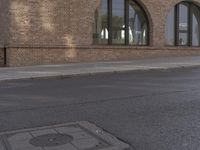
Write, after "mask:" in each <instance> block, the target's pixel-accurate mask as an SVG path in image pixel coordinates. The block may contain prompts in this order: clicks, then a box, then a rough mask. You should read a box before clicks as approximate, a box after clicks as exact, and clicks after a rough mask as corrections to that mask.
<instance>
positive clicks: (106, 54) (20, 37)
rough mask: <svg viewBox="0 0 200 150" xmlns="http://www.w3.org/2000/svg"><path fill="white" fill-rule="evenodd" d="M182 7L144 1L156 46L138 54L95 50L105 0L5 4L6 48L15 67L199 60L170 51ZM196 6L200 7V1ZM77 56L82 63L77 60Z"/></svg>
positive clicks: (172, 1) (1, 8) (5, 0)
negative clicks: (168, 29)
mask: <svg viewBox="0 0 200 150" xmlns="http://www.w3.org/2000/svg"><path fill="white" fill-rule="evenodd" d="M180 1H181V0H138V2H139V3H140V4H141V5H142V6H143V8H144V9H145V11H146V13H147V15H148V18H149V22H150V46H151V47H146V48H139V49H138V48H137V47H114V48H109V46H103V47H102V48H100V47H99V48H94V46H92V43H93V39H92V38H93V24H94V12H95V9H96V8H97V7H98V5H99V2H100V0H1V1H0V20H1V21H0V47H4V46H6V47H8V48H9V51H10V52H9V53H8V57H9V63H10V65H14V64H15V63H16V65H20V64H21V65H32V64H48V63H65V62H70V61H75V62H79V61H85V60H87V61H90V60H91V61H95V60H96V61H98V60H116V59H118V60H122V59H123V60H124V59H135V58H142V57H152V56H153V57H155V56H156V57H158V56H169V55H172V56H173V55H176V56H181V55H194V54H195V55H199V49H195V50H194V49H190V48H188V49H182V48H175V47H174V48H172V49H173V50H171V49H170V50H168V48H166V47H165V43H164V35H165V33H164V32H165V21H166V17H167V15H168V13H169V11H170V9H172V8H173V7H174V6H175V5H176V4H177V3H178V2H180ZM188 1H191V0H188ZM192 1H193V2H195V3H197V4H200V0H192ZM14 47H19V48H14ZM20 47H21V48H20ZM23 47H26V48H23ZM37 47H41V48H37ZM48 47H54V49H52V48H48ZM59 47H63V48H61V49H60V48H59ZM68 47H87V48H84V49H83V48H81V49H80V48H77V49H76V48H75V49H73V53H71V52H70V53H66V51H69V48H68ZM91 47H92V48H91ZM71 55H76V57H73V59H71Z"/></svg>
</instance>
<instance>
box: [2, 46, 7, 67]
mask: <svg viewBox="0 0 200 150" xmlns="http://www.w3.org/2000/svg"><path fill="white" fill-rule="evenodd" d="M3 53H4V62H3V65H4V67H6V66H7V49H6V47H4V50H3Z"/></svg>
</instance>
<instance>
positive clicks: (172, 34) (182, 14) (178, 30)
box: [165, 2, 200, 46]
mask: <svg viewBox="0 0 200 150" xmlns="http://www.w3.org/2000/svg"><path fill="white" fill-rule="evenodd" d="M199 21H200V9H199V8H198V6H196V5H195V4H193V3H190V2H181V3H179V4H177V5H176V6H175V7H174V8H173V9H172V10H171V11H170V13H169V15H168V17H167V22H166V29H165V41H166V45H169V46H200V32H199V30H200V22H199Z"/></svg>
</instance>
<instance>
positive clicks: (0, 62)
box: [0, 48, 4, 67]
mask: <svg viewBox="0 0 200 150" xmlns="http://www.w3.org/2000/svg"><path fill="white" fill-rule="evenodd" d="M2 66H4V49H3V48H0V67H2Z"/></svg>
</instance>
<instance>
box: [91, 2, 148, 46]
mask: <svg viewBox="0 0 200 150" xmlns="http://www.w3.org/2000/svg"><path fill="white" fill-rule="evenodd" d="M148 36H149V27H148V19H147V16H146V14H145V12H144V10H143V9H142V8H141V6H140V5H139V4H138V3H137V2H135V1H134V0H101V2H100V6H99V8H98V9H97V10H96V12H95V30H94V34H93V38H94V43H95V44H109V45H111V44H115V45H116V44H121V45H148V40H149V38H148Z"/></svg>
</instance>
